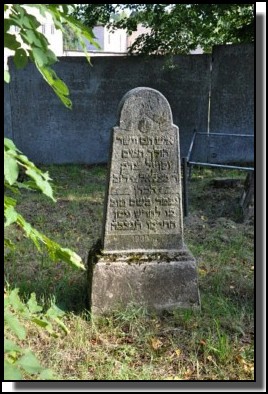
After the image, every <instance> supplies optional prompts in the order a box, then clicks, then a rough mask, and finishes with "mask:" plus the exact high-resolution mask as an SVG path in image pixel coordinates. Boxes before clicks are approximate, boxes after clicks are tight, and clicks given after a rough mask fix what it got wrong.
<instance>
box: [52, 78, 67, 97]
mask: <svg viewBox="0 0 268 394" xmlns="http://www.w3.org/2000/svg"><path fill="white" fill-rule="evenodd" d="M53 88H55V89H56V90H57V91H58V92H59V93H60V94H62V95H64V96H67V95H68V94H69V89H68V87H67V86H66V84H65V83H64V82H63V81H62V80H61V79H56V81H53Z"/></svg>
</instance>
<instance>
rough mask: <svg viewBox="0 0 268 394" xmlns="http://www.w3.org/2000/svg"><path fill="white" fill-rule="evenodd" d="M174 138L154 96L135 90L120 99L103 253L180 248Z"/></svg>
mask: <svg viewBox="0 0 268 394" xmlns="http://www.w3.org/2000/svg"><path fill="white" fill-rule="evenodd" d="M178 138H179V137H178V128H177V126H174V125H173V124H172V115H171V110H170V107H169V104H168V102H167V100H166V99H165V97H164V96H163V95H161V94H160V93H159V92H157V91H155V90H153V89H148V88H138V89H134V90H132V91H131V92H130V94H129V93H128V94H127V95H126V96H125V97H124V98H123V100H122V102H121V112H120V121H119V127H114V130H113V146H112V157H111V165H110V181H109V189H108V195H107V210H106V220H105V229H104V250H105V251H114V250H147V249H153V248H154V249H156V250H166V249H168V250H169V249H179V248H181V246H182V243H183V234H182V208H181V186H180V157H179V140H178Z"/></svg>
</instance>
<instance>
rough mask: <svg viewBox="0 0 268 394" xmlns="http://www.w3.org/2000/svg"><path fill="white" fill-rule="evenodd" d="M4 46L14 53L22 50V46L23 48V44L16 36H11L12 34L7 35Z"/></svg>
mask: <svg viewBox="0 0 268 394" xmlns="http://www.w3.org/2000/svg"><path fill="white" fill-rule="evenodd" d="M4 45H5V48H9V49H11V50H13V51H15V50H16V49H18V48H20V46H21V44H20V43H19V42H18V41H17V40H16V36H15V35H14V34H10V33H5V35H4Z"/></svg>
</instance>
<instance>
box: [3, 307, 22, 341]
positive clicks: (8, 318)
mask: <svg viewBox="0 0 268 394" xmlns="http://www.w3.org/2000/svg"><path fill="white" fill-rule="evenodd" d="M4 320H5V322H6V324H7V325H8V327H9V328H10V329H11V330H12V331H13V333H14V334H15V335H16V336H17V337H18V338H19V339H25V338H26V331H25V328H24V327H23V326H22V325H21V323H20V322H19V320H18V319H17V317H16V316H15V315H13V314H12V313H11V312H10V311H8V310H5V313H4Z"/></svg>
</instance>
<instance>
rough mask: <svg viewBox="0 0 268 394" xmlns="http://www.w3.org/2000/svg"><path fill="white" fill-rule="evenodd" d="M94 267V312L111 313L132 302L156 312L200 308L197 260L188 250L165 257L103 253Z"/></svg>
mask: <svg viewBox="0 0 268 394" xmlns="http://www.w3.org/2000/svg"><path fill="white" fill-rule="evenodd" d="M109 259H111V260H110V262H109ZM90 266H91V267H94V271H93V278H92V279H93V281H92V308H91V311H92V312H93V313H94V314H103V313H108V312H110V311H112V310H115V309H119V308H123V307H125V306H126V305H128V304H129V303H132V304H136V305H143V306H145V307H147V308H148V309H149V310H150V309H151V310H155V311H163V310H170V309H174V308H179V307H188V308H189V307H199V293H198V286H197V275H196V264H195V259H194V258H193V257H192V256H191V255H190V254H189V252H188V251H187V250H184V251H182V252H181V254H180V255H178V253H177V256H176V255H175V254H171V255H166V256H165V258H164V259H163V255H161V254H160V255H157V254H154V255H153V259H152V260H151V256H150V255H147V256H146V255H141V256H137V255H129V254H128V255H125V256H124V255H121V256H120V255H119V256H109V257H108V256H103V257H101V258H100V259H99V260H98V263H97V264H96V265H95V266H94V263H93V264H90ZM91 275H92V274H91ZM90 296H91V294H90Z"/></svg>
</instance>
